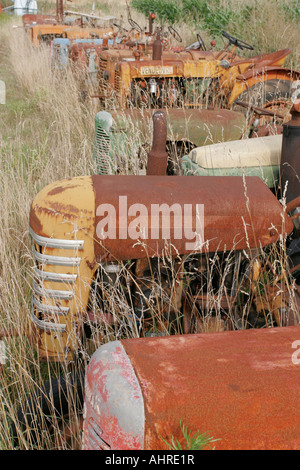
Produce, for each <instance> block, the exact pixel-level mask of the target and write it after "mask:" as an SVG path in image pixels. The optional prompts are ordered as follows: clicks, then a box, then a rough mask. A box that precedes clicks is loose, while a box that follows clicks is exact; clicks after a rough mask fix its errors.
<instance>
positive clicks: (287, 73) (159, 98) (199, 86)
mask: <svg viewBox="0 0 300 470" xmlns="http://www.w3.org/2000/svg"><path fill="white" fill-rule="evenodd" d="M222 34H223V36H224V37H225V38H226V39H227V40H228V44H227V46H226V47H224V48H223V49H222V50H221V51H213V50H206V47H205V45H204V42H203V41H202V39H201V37H200V36H199V35H198V43H195V44H194V45H192V46H190V47H188V48H187V49H186V50H184V51H178V52H176V51H174V50H164V45H163V41H162V40H161V37H160V34H159V33H158V35H157V38H156V40H155V41H154V42H153V45H152V51H151V52H152V53H151V56H149V51H148V52H147V51H144V50H142V48H141V46H138V47H137V48H136V49H135V50H132V51H127V52H126V55H127V56H126V57H124V56H123V55H122V54H123V53H120V52H119V51H118V52H116V51H104V52H103V53H102V55H101V57H100V73H99V89H100V93H99V95H100V98H101V99H102V103H103V105H104V107H105V106H106V105H107V103H108V102H109V103H110V106H111V104H112V101H111V100H112V99H113V100H114V104H115V107H116V108H121V109H124V108H132V107H134V108H140V107H146V108H149V107H150V108H166V107H168V108H169V107H175V108H178V107H185V108H202V107H208V106H216V107H221V108H226V109H231V108H236V107H237V106H238V107H239V109H240V110H244V109H245V108H241V107H240V106H239V101H243V102H245V101H246V102H248V103H250V104H251V105H255V106H259V107H261V108H265V107H267V108H268V109H270V108H271V110H272V111H275V114H276V112H278V113H279V115H280V117H281V118H282V115H284V114H285V113H286V109H289V107H290V103H289V99H290V97H291V95H292V93H293V87H297V86H298V85H299V84H300V82H299V78H300V73H299V72H296V71H292V70H290V69H287V68H283V65H284V62H285V60H286V57H287V56H288V55H289V54H290V52H291V49H288V48H286V49H283V50H280V51H276V52H273V53H270V54H261V55H257V56H252V57H250V58H241V57H240V56H238V55H237V54H236V51H237V49H240V50H245V49H247V50H253V47H252V46H251V45H250V44H247V43H245V42H243V41H241V40H239V39H237V38H234V37H233V36H231V35H229V34H228V33H227V32H225V31H223V33H222ZM229 46H232V47H231V48H230V47H229ZM195 49H197V50H195ZM278 108H279V110H278ZM282 108H283V109H282ZM244 112H245V113H246V112H248V110H247V111H245V110H244ZM270 115H271V116H272V114H270ZM272 119H274V115H273V117H272Z"/></svg>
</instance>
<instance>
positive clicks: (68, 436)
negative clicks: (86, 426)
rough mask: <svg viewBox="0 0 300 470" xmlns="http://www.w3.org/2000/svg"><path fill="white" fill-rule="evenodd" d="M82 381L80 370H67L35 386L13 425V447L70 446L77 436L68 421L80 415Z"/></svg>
mask: <svg viewBox="0 0 300 470" xmlns="http://www.w3.org/2000/svg"><path fill="white" fill-rule="evenodd" d="M83 384H84V373H83V372H82V373H78V374H76V375H73V374H71V373H70V374H67V376H60V377H58V378H53V379H51V381H50V382H47V383H45V384H44V385H43V386H42V387H40V388H37V389H36V390H35V391H34V392H33V393H32V394H31V395H30V396H29V397H28V398H27V400H26V402H25V403H24V404H22V405H21V407H20V408H19V410H18V413H17V419H16V421H15V422H14V423H13V424H12V438H13V445H14V448H19V449H21V448H26V449H42V450H43V449H47V450H50V449H57V450H61V449H73V448H74V442H75V440H76V438H75V436H74V435H72V434H75V433H74V432H73V430H71V426H70V422H71V420H72V417H73V420H74V418H75V415H76V421H77V423H78V422H79V419H80V416H81V415H82V412H83V400H84V393H83V390H84V385H83ZM77 428H78V426H77ZM70 431H71V432H70ZM71 441H72V442H71ZM79 445H80V439H79V440H78V439H77V446H79ZM75 448H76V447H75Z"/></svg>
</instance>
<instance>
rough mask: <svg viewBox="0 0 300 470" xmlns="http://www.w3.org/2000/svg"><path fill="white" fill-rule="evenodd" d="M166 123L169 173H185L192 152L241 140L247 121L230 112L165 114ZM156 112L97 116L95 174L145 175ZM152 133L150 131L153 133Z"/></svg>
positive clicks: (178, 111) (177, 111) (126, 111)
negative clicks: (183, 166) (184, 162)
mask: <svg viewBox="0 0 300 470" xmlns="http://www.w3.org/2000/svg"><path fill="white" fill-rule="evenodd" d="M163 112H164V114H165V116H166V119H167V146H166V150H167V153H168V167H167V173H168V174H169V175H172V174H180V173H181V172H182V169H181V162H182V160H181V159H182V157H183V156H184V155H186V154H187V153H188V152H190V151H191V150H192V149H193V148H197V147H200V146H203V145H208V144H213V143H216V142H223V141H225V142H226V141H231V140H233V141H235V140H237V139H241V138H242V137H243V136H244V135H245V134H246V133H247V132H248V130H247V122H246V117H245V115H244V114H242V113H241V112H237V111H231V110H227V109H183V108H178V109H175V108H170V109H164V110H163ZM154 113H155V109H124V110H118V111H110V112H108V111H100V112H98V113H97V114H96V116H95V141H94V163H95V166H94V172H95V173H96V174H102V175H105V174H143V173H145V172H146V167H147V155H148V152H149V150H150V148H151V142H152V116H153V114H154ZM150 130H151V131H150Z"/></svg>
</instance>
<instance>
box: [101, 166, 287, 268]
mask: <svg viewBox="0 0 300 470" xmlns="http://www.w3.org/2000/svg"><path fill="white" fill-rule="evenodd" d="M92 178H93V186H94V191H95V200H96V203H95V206H96V222H95V254H96V259H97V261H100V260H103V259H104V258H106V259H115V258H116V259H119V260H125V259H132V258H135V259H136V258H143V257H145V256H146V253H148V255H150V256H158V255H160V254H161V253H162V252H163V251H164V250H165V249H166V240H165V239H164V238H166V237H165V236H164V235H162V232H161V230H160V235H159V239H153V238H152V239H150V238H148V239H147V238H143V236H141V237H138V238H139V239H140V240H141V241H142V242H143V243H144V244H145V246H143V244H138V243H137V240H136V239H130V238H129V237H128V236H127V235H125V236H124V235H123V230H124V229H125V231H126V228H127V227H128V226H129V224H131V223H132V224H133V225H134V223H135V222H134V220H135V219H136V217H138V214H136V216H129V217H128V219H127V216H126V210H127V208H129V207H131V206H132V207H133V208H136V207H137V206H135V204H137V203H139V204H141V205H142V206H143V207H144V208H145V212H147V215H145V216H144V215H142V216H141V219H140V220H139V222H140V226H141V227H142V229H145V232H147V233H146V236H147V235H148V237H150V235H151V230H150V228H151V212H152V211H154V207H158V206H159V205H161V204H163V203H164V204H166V205H167V206H164V207H168V208H170V207H171V206H172V205H173V204H179V206H180V207H181V209H182V214H183V212H184V207H185V206H184V205H185V204H188V205H189V206H188V207H192V208H193V215H192V219H191V220H192V222H191V224H192V226H193V231H197V230H196V224H197V222H198V227H199V217H198V216H196V204H198V205H199V206H198V207H200V205H203V207H204V225H203V228H204V241H205V245H204V246H203V247H202V249H203V250H204V251H206V252H213V253H214V252H215V251H223V250H225V251H228V250H231V249H235V250H239V249H247V247H259V246H260V245H261V246H266V245H268V244H270V243H273V242H275V241H276V240H277V239H278V237H279V234H280V233H282V228H283V227H282V217H281V215H283V212H282V207H281V205H280V203H279V202H278V201H277V199H276V198H275V196H274V195H273V194H272V193H271V191H270V190H269V189H268V188H267V186H266V185H265V184H264V183H263V182H262V181H261V180H260V178H256V177H246V178H245V179H243V177H214V176H208V177H204V176H203V177H195V176H150V177H149V176H139V177H138V178H137V177H136V176H131V175H130V176H127V175H126V176H125V175H122V176H119V175H113V176H97V175H96V176H93V177H92ZM123 196H126V207H125V206H124V204H125V202H124V204H123V201H124V199H122V197H123ZM121 201H122V202H121ZM105 204H109V205H110V206H109V207H111V208H113V210H111V211H110V213H109V214H108V215H107V219H106V222H107V223H108V224H109V226H110V227H111V228H112V227H114V228H115V232H114V235H115V234H116V238H115V239H109V238H106V239H105V240H100V238H99V236H100V235H99V234H100V231H101V230H102V226H103V223H104V217H102V218H101V217H99V216H100V214H101V210H100V211H99V213H98V209H97V208H98V207H100V209H102V208H104V207H105V206H104V205H105ZM155 204H156V205H158V206H154V205H155ZM177 207H178V206H177ZM97 213H98V216H97ZM114 214H115V216H114ZM102 216H104V214H102ZM113 220H116V222H114V221H113ZM136 223H137V224H138V221H137V222H136ZM152 223H153V221H152ZM98 224H99V225H98ZM124 224H125V226H124ZM169 224H170V238H169V239H168V243H169V244H170V246H169V249H170V252H171V253H172V254H173V255H176V254H177V253H180V254H184V253H188V252H190V251H194V250H188V249H187V246H188V244H189V240H188V237H186V236H185V235H184V233H182V237H181V238H179V237H178V235H177V232H176V228H178V227H177V224H178V218H176V222H175V218H173V217H172V216H171V217H170V221H169ZM181 224H182V222H181V223H180V224H179V225H180V227H182V225H181ZM284 225H285V227H284V229H283V231H284V232H287V233H290V232H291V231H292V229H293V226H292V222H291V221H290V219H289V218H288V216H287V215H284ZM273 226H274V227H273ZM271 227H272V228H271ZM147 228H148V231H147ZM142 229H141V233H144V232H143V230H142ZM160 229H161V227H160ZM105 230H107V229H105ZM175 232H176V234H175ZM97 233H98V235H97ZM126 233H127V232H126ZM103 235H104V234H102V236H103ZM123 237H124V238H123ZM177 237H178V238H177ZM193 241H194V240H193Z"/></svg>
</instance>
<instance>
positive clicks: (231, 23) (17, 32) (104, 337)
mask: <svg viewBox="0 0 300 470" xmlns="http://www.w3.org/2000/svg"><path fill="white" fill-rule="evenodd" d="M142 4H143V5H144V6H145V9H143V10H141V5H142ZM277 4H278V2H276V5H277ZM158 5H160V8H161V10H159V7H158ZM272 5H274V2H273V1H272V0H266V2H264V3H263V4H262V2H260V3H258V2H256V1H255V0H253V1H250V2H248V3H247V6H246V5H245V3H244V2H239V1H236V2H235V1H234V0H231V1H222V2H221V1H216V0H215V1H211V2H204V1H200V0H198V1H196V0H195V1H194V2H193V1H192V0H185V1H183V0H182V2H180V3H178V2H176V1H175V0H174V1H171V0H168V1H165V2H163V1H162V0H161V1H160V2H158V1H155V2H147V1H146V0H143V1H142V0H140V1H137V0H133V1H132V2H131V6H132V16H133V18H134V19H135V20H137V21H138V22H139V23H141V24H142V25H143V26H144V25H145V24H146V19H145V17H144V16H143V15H144V14H148V11H149V9H151V10H152V9H153V10H155V11H156V12H157V14H158V16H159V19H160V20H161V21H168V22H170V23H171V24H172V23H177V22H178V25H179V26H178V28H179V31H180V34H181V35H182V37H183V38H184V43H185V45H188V44H190V43H191V42H192V41H194V40H195V34H196V33H197V32H198V31H200V32H201V34H204V35H207V36H206V37H207V39H212V38H213V37H214V36H215V35H217V34H219V33H220V30H221V29H222V28H227V29H229V32H230V33H231V34H237V35H239V36H240V37H241V39H243V40H246V41H248V40H249V38H250V39H252V40H254V42H255V45H256V46H257V50H258V52H262V51H263V52H267V51H269V50H275V49H279V48H283V47H286V38H287V37H288V43H289V44H288V45H289V46H290V47H292V48H293V54H292V56H291V57H292V58H291V61H292V63H293V64H294V66H295V67H296V68H300V60H299V59H300V54H299V41H298V39H299V38H298V30H297V25H298V21H299V1H293V2H288V1H283V2H280V8H272ZM76 6H77V8H79V7H81V8H82V10H84V11H88V9H90V8H91V5H90V4H88V5H86V4H85V3H83V4H82V5H77V4H76V5H74V8H75V7H76ZM133 7H134V8H135V10H134V9H133ZM146 7H147V8H146ZM50 9H51V10H52V11H53V10H54V9H55V2H50V1H49V2H44V4H43V12H47V11H49V10H50ZM72 9H73V4H72ZM97 9H99V10H100V9H101V11H103V12H104V13H106V12H107V13H108V12H109V13H111V14H112V15H115V16H117V18H120V16H121V14H122V16H123V18H122V20H123V23H124V24H126V18H127V11H126V5H125V3H124V4H122V5H121V6H120V5H119V4H118V5H117V4H116V2H113V1H107V2H105V3H103V4H102V3H100V2H97V3H96V12H97ZM136 11H139V12H141V13H143V15H142V14H140V15H139V14H138V13H137V14H136ZM282 12H284V16H282ZM143 21H144V24H143ZM0 22H1V29H0V79H1V80H4V81H5V82H6V86H7V104H6V105H5V106H3V105H0V194H1V206H0V221H1V225H0V246H1V250H0V329H4V330H7V331H15V332H16V333H18V334H19V337H12V338H9V339H7V340H5V345H6V356H7V363H6V364H5V366H4V367H3V369H2V374H1V375H0V448H2V449H12V448H13V447H14V442H13V440H12V435H11V426H12V424H15V426H16V430H17V433H18V437H19V442H18V444H17V445H18V448H21V449H36V448H38V449H53V448H55V449H57V448H58V449H66V448H68V447H71V448H79V447H80V423H79V420H78V416H77V415H76V412H75V411H76V406H75V405H76V404H75V403H73V401H72V399H71V398H70V403H71V407H73V417H74V420H73V426H72V435H73V437H72V442H71V443H70V442H66V441H65V440H63V439H61V428H60V423H58V422H55V423H54V425H53V426H52V429H51V430H49V429H48V428H47V425H46V422H45V421H47V416H45V415H44V411H43V410H40V409H39V408H37V410H36V413H37V414H39V415H40V418H41V420H40V421H39V426H40V429H41V433H40V435H39V438H38V439H37V441H33V440H32V436H31V435H30V432H28V431H30V429H29V428H30V426H28V428H27V431H26V430H24V429H23V428H21V427H20V426H19V423H18V421H17V411H18V409H19V408H20V406H21V403H23V402H24V401H25V398H26V397H28V396H29V395H30V394H36V393H40V392H41V391H42V385H43V384H44V382H45V381H47V380H49V379H50V378H53V377H54V378H56V377H59V376H61V375H63V376H67V375H68V374H69V372H70V367H69V366H70V364H60V365H57V364H45V363H42V362H41V361H40V359H39V357H38V356H37V354H36V351H35V348H34V346H35V345H32V344H30V343H29V341H28V339H27V333H28V332H29V331H30V325H31V317H30V315H31V310H30V307H31V294H32V267H33V257H32V246H31V241H30V238H29V234H28V215H29V210H30V204H31V201H32V199H33V197H34V196H35V195H36V194H37V193H38V192H39V191H40V190H41V189H42V188H43V187H44V186H46V185H47V184H49V183H51V182H54V181H57V180H60V179H62V178H66V177H71V176H77V175H88V174H92V173H93V170H94V168H93V141H94V117H95V114H96V112H97V111H98V110H99V108H98V101H97V100H89V101H88V102H85V103H83V102H82V101H81V99H80V93H79V88H78V87H79V85H78V83H77V81H76V80H75V79H74V76H73V75H72V74H71V73H69V72H68V73H66V74H61V73H60V72H59V71H57V70H55V69H53V68H52V67H51V58H50V50H49V48H48V47H42V46H41V47H39V48H33V47H32V45H31V44H30V42H29V40H28V38H26V37H25V36H24V32H23V29H22V24H21V21H20V18H16V17H11V16H9V15H2V16H1V15H0ZM14 25H17V26H18V28H14V27H13V26H14ZM191 25H192V26H191ZM250 42H252V41H250ZM264 256H265V257H266V258H267V260H268V261H270V263H272V262H273V260H274V259H275V260H276V266H275V268H276V270H278V271H280V270H283V269H284V266H285V264H286V253H285V246H284V242H282V244H279V246H276V247H274V248H272V249H270V251H269V253H268V254H265V255H264ZM207 263H208V266H209V267H210V270H212V269H215V268H216V269H217V270H218V268H219V266H220V264H219V263H220V259H219V257H218V255H216V256H215V257H214V256H211V257H207ZM231 263H232V257H230V256H228V270H229V271H230V266H231ZM164 268H165V267H164V266H162V269H161V270H160V271H159V270H158V274H157V275H156V276H155V278H151V276H150V281H151V282H152V284H151V289H152V293H153V294H152V296H151V297H150V301H149V299H148V305H147V306H148V308H149V310H150V311H151V314H153V318H154V320H155V322H154V325H155V326H154V328H153V329H154V330H155V328H156V330H155V332H159V333H160V334H169V333H170V330H171V328H173V330H174V328H175V327H176V328H177V326H178V325H179V326H178V329H177V330H176V332H177V333H181V332H182V330H180V325H181V323H182V321H181V320H182V313H181V312H179V313H178V318H175V320H174V321H173V322H172V324H171V323H167V324H166V323H164V321H163V319H162V316H161V313H162V312H163V311H164V309H165V308H166V304H167V305H168V308H169V309H170V308H171V307H172V302H170V300H169V299H170V296H169V292H170V289H171V292H174V286H172V285H171V286H170V284H169V283H168V281H169V277H168V275H169V271H167V274H168V275H166V274H165V273H166V270H164ZM122 269H123V271H122V272H123V273H125V277H126V275H127V274H128V266H122ZM126 270H127V271H126ZM208 271H209V270H208ZM128 277H129V274H128ZM162 278H163V279H164V282H165V283H164V284H162ZM170 278H171V276H170ZM245 278H246V275H245ZM223 281H224V280H223ZM284 281H289V280H288V279H284ZM102 287H103V291H105V289H106V295H105V301H106V302H107V304H108V305H109V307H110V311H111V312H113V314H114V316H115V317H118V323H117V325H116V326H115V328H112V327H111V326H110V325H107V324H103V328H102V329H101V330H100V331H99V330H97V331H94V330H93V329H92V328H93V327H92V325H90V326H91V329H92V334H93V335H94V336H93V340H94V344H93V347H95V346H97V345H99V344H102V343H103V342H105V341H109V340H113V339H116V338H119V337H121V335H123V336H126V335H127V336H130V335H131V336H139V335H140V330H139V329H138V328H137V325H136V324H134V325H133V327H132V324H131V328H128V325H129V324H130V321H131V319H132V305H131V303H130V302H128V301H127V299H126V298H125V294H124V288H123V287H124V286H123V285H120V283H119V284H118V282H116V283H115V284H113V285H106V286H102ZM221 287H224V282H222V283H221ZM225 287H226V286H225ZM250 287H251V286H250ZM250 287H249V284H246V281H245V283H244V284H243V289H242V290H241V291H240V293H239V296H240V297H241V299H240V301H241V303H242V302H243V303H244V304H246V305H245V307H244V310H243V311H242V312H241V319H240V324H239V325H236V323H235V322H236V319H235V317H234V315H235V312H234V311H232V312H230V315H229V319H228V321H229V322H231V324H232V325H235V326H238V327H245V326H246V325H247V322H248V320H249V315H250V314H251V312H250V309H249V305H250V304H251V302H252V300H253V292H252V291H251V288H250ZM252 287H253V286H252ZM255 288H256V286H254V289H255ZM172 289H173V290H172ZM257 289H258V290H261V279H260V280H259V281H258V286H257ZM245 298H246V301H245ZM157 299H159V300H160V302H157ZM126 301H127V303H126ZM155 305H158V306H159V308H158V312H154V306H155ZM213 310H214V311H215V310H216V305H215V304H213V303H212V305H211V308H210V309H209V310H208V314H207V318H206V323H205V324H201V325H195V330H196V329H197V328H199V331H206V329H209V320H210V314H211V312H212V311H213ZM121 315H122V316H121ZM266 316H267V324H268V326H273V323H272V322H273V321H274V319H273V318H272V315H271V314H267V315H266ZM216 317H217V320H220V319H221V313H220V309H219V310H218V313H217V315H216ZM177 320H178V323H177ZM201 328H202V329H201ZM152 333H153V331H152ZM82 356H83V359H82V361H83V363H84V364H85V363H86V362H87V361H88V359H89V350H88V349H86V350H85V349H82ZM72 391H73V388H72V387H71V390H70V393H72ZM52 414H55V410H54V409H53V408H52V409H50V411H49V415H52ZM71 414H72V413H71ZM31 425H32V423H31ZM182 431H183V432H184V436H185V440H186V442H187V444H186V445H187V446H189V448H191V449H192V448H194V447H195V446H198V447H199V446H200V447H201V446H203V444H210V443H212V442H213V441H212V440H211V438H210V437H209V436H207V435H205V436H202V437H201V436H200V437H201V439H200V438H199V439H198V436H197V435H192V434H191V432H190V431H189V430H188V428H187V427H186V426H184V425H182ZM203 437H204V439H203ZM220 437H222V436H220ZM170 445H171V446H173V447H174V448H175V446H178V443H177V442H176V441H175V440H172V442H171V443H170ZM180 445H182V444H180ZM176 448H178V447H176Z"/></svg>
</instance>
